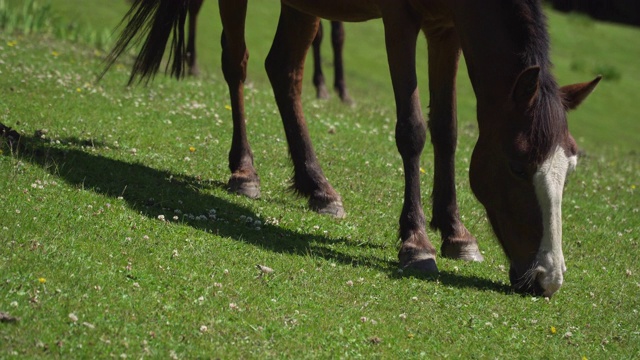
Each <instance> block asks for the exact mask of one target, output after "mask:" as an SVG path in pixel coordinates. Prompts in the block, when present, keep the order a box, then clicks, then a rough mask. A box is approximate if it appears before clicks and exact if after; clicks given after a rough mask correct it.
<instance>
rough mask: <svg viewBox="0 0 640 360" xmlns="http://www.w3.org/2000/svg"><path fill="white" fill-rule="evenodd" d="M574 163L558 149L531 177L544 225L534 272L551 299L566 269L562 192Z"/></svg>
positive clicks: (573, 157) (573, 159) (561, 149)
mask: <svg viewBox="0 0 640 360" xmlns="http://www.w3.org/2000/svg"><path fill="white" fill-rule="evenodd" d="M577 162H578V159H577V156H567V155H566V154H565V151H564V149H563V148H562V147H560V146H558V147H557V148H556V150H555V152H554V153H553V154H552V155H551V156H550V157H549V158H548V159H547V160H545V161H544V162H543V163H542V164H541V165H540V167H539V168H538V171H537V172H536V173H535V174H534V176H533V184H534V187H535V190H536V196H537V198H538V204H539V205H540V210H541V211H542V222H543V233H542V234H543V235H542V241H541V243H540V249H539V250H538V254H537V256H536V260H537V267H536V268H535V273H536V280H537V281H538V282H539V283H540V285H541V286H542V288H543V289H544V293H543V295H544V296H551V295H552V294H553V293H555V292H556V291H557V290H558V289H560V286H562V281H563V274H564V272H565V271H566V270H567V268H566V266H565V263H564V256H563V255H562V191H563V189H564V182H565V179H566V177H567V175H568V174H569V173H570V172H571V171H573V170H574V169H575V167H576V164H577Z"/></svg>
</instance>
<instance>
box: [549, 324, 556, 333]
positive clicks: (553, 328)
mask: <svg viewBox="0 0 640 360" xmlns="http://www.w3.org/2000/svg"><path fill="white" fill-rule="evenodd" d="M549 330H550V331H551V333H552V334H555V333H556V332H557V330H556V327H555V326H552V327H551V329H549Z"/></svg>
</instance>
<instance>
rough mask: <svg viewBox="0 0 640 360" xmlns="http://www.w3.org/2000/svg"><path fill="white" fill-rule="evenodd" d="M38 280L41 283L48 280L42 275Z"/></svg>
mask: <svg viewBox="0 0 640 360" xmlns="http://www.w3.org/2000/svg"><path fill="white" fill-rule="evenodd" d="M38 281H39V282H40V284H44V283H46V282H47V279H45V278H43V277H41V278H38Z"/></svg>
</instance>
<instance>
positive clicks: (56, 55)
mask: <svg viewBox="0 0 640 360" xmlns="http://www.w3.org/2000/svg"><path fill="white" fill-rule="evenodd" d="M51 55H53V57H58V56H59V55H60V53H59V52H57V51H55V50H54V51H52V52H51Z"/></svg>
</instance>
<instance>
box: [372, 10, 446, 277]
mask: <svg viewBox="0 0 640 360" xmlns="http://www.w3.org/2000/svg"><path fill="white" fill-rule="evenodd" d="M383 20H384V24H385V41H386V47H387V57H388V60H389V69H390V71H391V80H392V83H393V91H394V95H395V101H396V112H397V117H398V119H397V123H396V145H397V147H398V151H399V152H400V155H401V156H402V163H403V165H404V177H405V187H404V204H403V207H402V213H401V214H400V239H401V240H402V245H401V247H400V252H399V253H398V259H399V260H400V267H402V268H406V269H415V270H418V271H421V272H437V271H438V268H437V266H436V250H435V248H434V247H433V245H432V244H431V242H429V239H428V237H427V232H426V221H425V217H424V212H423V211H422V203H421V199H420V155H421V153H422V149H423V148H424V144H425V141H426V125H425V122H424V118H423V117H422V111H421V110H420V99H419V93H418V82H417V78H416V61H415V54H416V39H417V36H418V33H419V30H420V26H419V23H416V22H415V21H413V18H412V17H411V16H410V15H408V14H401V15H399V16H397V15H396V16H394V17H393V18H389V19H387V18H384V17H383Z"/></svg>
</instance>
